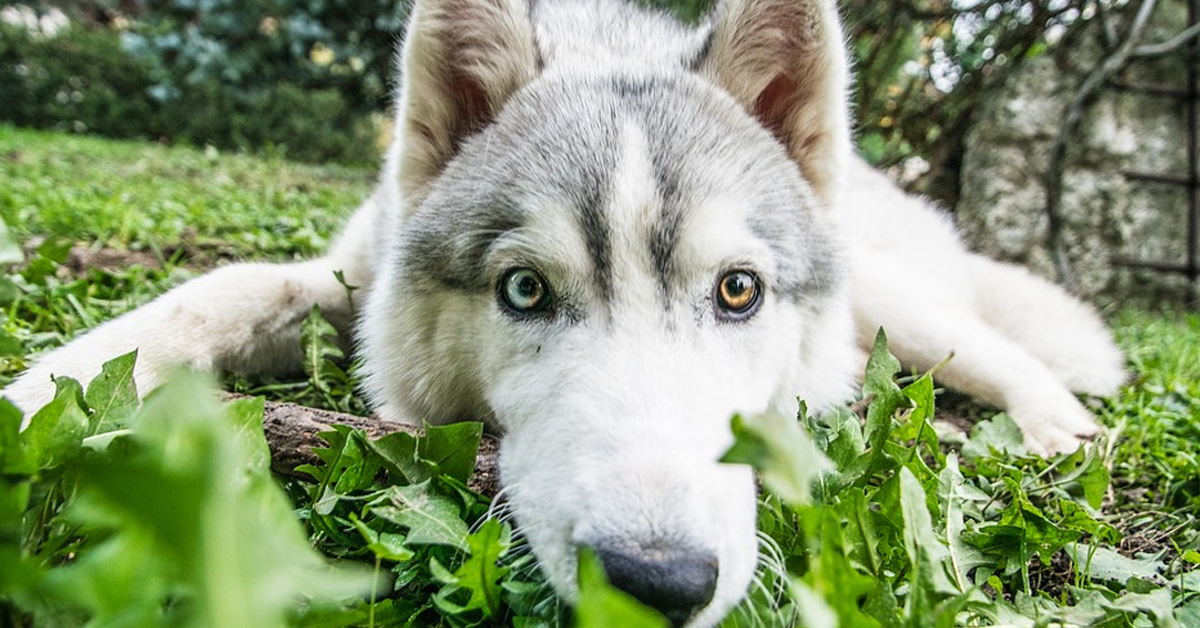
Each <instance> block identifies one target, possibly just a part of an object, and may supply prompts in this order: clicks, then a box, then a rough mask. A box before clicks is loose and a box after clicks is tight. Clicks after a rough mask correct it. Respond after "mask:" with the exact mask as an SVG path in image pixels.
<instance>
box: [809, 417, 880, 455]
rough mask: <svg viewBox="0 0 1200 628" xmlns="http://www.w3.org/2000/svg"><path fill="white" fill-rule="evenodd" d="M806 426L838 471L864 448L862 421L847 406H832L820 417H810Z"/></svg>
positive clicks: (860, 453)
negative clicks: (831, 408) (832, 407)
mask: <svg viewBox="0 0 1200 628" xmlns="http://www.w3.org/2000/svg"><path fill="white" fill-rule="evenodd" d="M806 426H807V427H808V430H809V433H811V434H812V438H813V441H814V443H815V444H816V445H817V447H818V448H820V449H821V450H823V451H824V452H825V455H827V456H828V457H829V459H830V461H831V462H833V464H834V466H835V467H836V468H837V470H838V471H845V470H846V469H848V468H849V467H850V465H852V464H853V463H854V462H855V461H856V460H858V459H859V458H861V457H862V455H863V451H865V450H866V447H867V445H866V441H865V440H863V434H862V422H861V421H859V420H858V416H857V415H855V414H854V413H853V412H851V411H850V409H849V408H845V407H841V408H834V409H833V410H831V411H829V412H826V413H825V414H823V415H821V417H820V418H815V419H814V418H810V419H809V420H808V422H807V423H806Z"/></svg>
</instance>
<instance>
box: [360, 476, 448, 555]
mask: <svg viewBox="0 0 1200 628" xmlns="http://www.w3.org/2000/svg"><path fill="white" fill-rule="evenodd" d="M385 494H386V495H387V500H388V502H390V504H391V505H385V506H378V507H376V508H374V509H372V512H374V513H375V514H376V515H378V516H380V517H383V518H384V519H387V520H388V521H391V522H392V523H395V524H397V525H401V526H404V527H405V528H408V535H407V543H408V545H410V546H413V545H449V546H451V547H458V548H463V547H464V542H465V540H466V537H467V532H468V528H467V524H466V523H465V522H463V520H462V513H460V512H459V507H458V505H457V504H456V503H454V501H453V500H451V499H450V498H448V497H445V496H443V495H439V494H438V493H436V492H435V491H434V490H433V487H432V484H431V481H430V480H426V481H424V482H422V483H420V484H413V485H411V486H390V487H388V488H387V489H386V492H385Z"/></svg>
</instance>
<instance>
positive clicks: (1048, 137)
mask: <svg viewBox="0 0 1200 628" xmlns="http://www.w3.org/2000/svg"><path fill="white" fill-rule="evenodd" d="M1185 17H1186V6H1185V4H1184V2H1183V1H1182V0H1160V2H1159V7H1158V9H1157V11H1156V14H1155V16H1154V19H1153V21H1152V25H1151V27H1150V28H1149V29H1148V30H1147V35H1146V37H1145V41H1147V42H1150V41H1160V40H1162V39H1165V38H1166V37H1169V36H1170V35H1173V34H1175V33H1178V32H1179V31H1180V30H1182V29H1183V27H1184V24H1185ZM1098 35H1099V32H1098V28H1092V29H1089V30H1085V31H1082V32H1080V33H1078V34H1077V35H1076V36H1075V37H1074V38H1073V39H1072V40H1071V41H1069V42H1064V44H1062V45H1059V46H1057V47H1055V48H1052V49H1051V52H1048V53H1045V54H1043V55H1042V56H1040V57H1038V58H1035V59H1030V60H1027V61H1026V62H1025V63H1024V64H1023V65H1022V67H1020V68H1019V69H1018V70H1016V71H1015V72H1014V73H1013V74H1012V75H1011V76H1009V77H1008V79H1007V80H1006V81H1005V82H1004V83H1003V84H1002V85H1001V86H999V87H998V88H997V89H996V90H994V91H993V92H992V93H991V94H990V95H989V96H988V98H987V100H986V101H985V102H981V103H980V104H979V105H978V107H977V109H976V112H975V117H974V120H973V126H972V128H971V131H970V132H969V133H968V135H967V137H966V141H965V154H964V159H963V165H962V170H961V196H960V199H959V202H958V205H957V206H956V208H955V211H956V215H957V219H958V221H959V225H960V226H961V227H962V229H963V232H964V234H965V235H966V237H967V240H968V242H970V244H971V246H972V247H973V248H975V249H976V250H978V251H980V252H983V253H986V254H988V255H992V256H994V257H998V258H1000V259H1006V260H1012V261H1017V262H1020V263H1022V264H1025V265H1027V266H1029V267H1031V268H1032V269H1034V270H1035V271H1036V272H1038V273H1039V274H1041V275H1043V276H1045V277H1048V278H1051V279H1054V278H1056V272H1055V268H1054V265H1053V263H1052V260H1051V257H1050V253H1049V247H1048V237H1047V225H1048V219H1047V217H1046V209H1045V207H1046V191H1045V185H1044V177H1045V174H1044V173H1045V172H1046V168H1047V163H1048V161H1049V155H1050V150H1051V146H1052V144H1053V142H1054V139H1055V137H1056V136H1057V135H1058V133H1059V129H1060V128H1061V127H1062V121H1063V118H1064V116H1065V113H1066V109H1067V107H1068V104H1069V103H1070V101H1071V99H1072V98H1073V96H1074V94H1075V92H1076V90H1077V89H1078V87H1079V85H1080V84H1081V83H1082V82H1083V80H1084V77H1086V76H1087V74H1088V73H1089V72H1090V71H1091V70H1092V69H1093V68H1095V67H1096V66H1097V64H1098V63H1099V62H1100V60H1101V57H1102V56H1103V49H1102V47H1101V45H1100V43H1099V38H1098ZM1119 80H1124V81H1128V82H1131V83H1139V84H1155V85H1164V86H1173V87H1176V88H1182V87H1184V86H1185V78H1184V65H1183V61H1182V53H1175V54H1174V55H1173V56H1171V57H1167V58H1162V59H1157V60H1153V61H1135V62H1134V63H1133V64H1131V65H1130V67H1129V68H1128V69H1127V70H1126V71H1124V72H1123V73H1122V74H1121V75H1119ZM1064 164H1065V169H1064V174H1063V198H1062V205H1061V209H1060V212H1061V215H1062V217H1063V225H1064V231H1063V235H1064V243H1065V248H1066V252H1067V257H1068V259H1069V260H1070V262H1071V265H1072V267H1073V269H1074V271H1075V274H1076V279H1077V282H1078V290H1079V292H1080V293H1081V294H1082V295H1084V296H1087V297H1091V298H1098V299H1100V300H1102V301H1106V300H1113V299H1121V298H1126V297H1129V296H1144V297H1150V298H1162V299H1164V300H1171V301H1175V302H1178V301H1181V300H1182V299H1183V295H1184V285H1185V282H1184V281H1183V279H1182V276H1178V275H1172V274H1165V273H1156V272H1151V271H1146V270H1131V269H1128V268H1123V267H1121V266H1120V265H1118V264H1115V263H1114V262H1115V261H1116V260H1121V259H1135V260H1148V261H1157V262H1171V263H1177V264H1182V263H1184V262H1185V261H1186V251H1187V237H1186V233H1187V228H1186V225H1187V212H1188V207H1187V194H1186V190H1185V189H1184V188H1183V187H1181V186H1170V185H1163V184H1159V183H1150V182H1145V181H1136V180H1132V179H1129V178H1127V177H1125V176H1124V175H1123V174H1122V173H1123V172H1127V171H1136V172H1150V173H1160V174H1173V175H1177V176H1183V175H1185V173H1186V172H1187V154H1186V120H1185V103H1184V102H1183V101H1182V100H1180V99H1170V98H1163V97H1156V96H1150V95H1145V94H1140V93H1133V92H1129V91H1121V90H1117V89H1114V88H1104V89H1103V90H1102V91H1101V92H1100V95H1099V97H1098V98H1097V99H1096V100H1095V101H1093V102H1092V103H1091V104H1090V105H1089V106H1088V107H1087V109H1086V110H1085V115H1084V117H1083V119H1082V121H1081V123H1080V125H1079V127H1078V128H1077V129H1076V132H1075V133H1074V134H1073V135H1072V136H1071V139H1070V142H1069V143H1068V149H1067V154H1066V158H1065V161H1064Z"/></svg>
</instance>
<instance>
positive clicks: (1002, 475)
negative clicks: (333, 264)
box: [0, 126, 1200, 628]
mask: <svg viewBox="0 0 1200 628" xmlns="http://www.w3.org/2000/svg"><path fill="white" fill-rule="evenodd" d="M373 178H374V172H371V171H362V170H354V169H345V168H339V167H314V166H301V165H296V164H292V163H288V162H285V161H281V160H273V159H255V158H248V157H243V156H239V155H229V154H219V153H213V152H212V151H202V150H190V149H185V148H164V147H161V146H156V145H150V144H143V143H129V142H113V141H106V140H97V139H92V138H87V137H77V136H69V135H61V134H53V133H42V132H31V131H25V130H19V129H13V128H11V127H3V126H0V218H3V221H4V223H6V224H7V226H8V228H9V230H10V231H11V234H10V235H11V237H10V239H11V240H13V241H15V242H17V243H20V244H21V245H22V246H23V247H24V249H25V250H24V251H19V250H18V251H14V250H12V248H11V247H9V248H7V249H6V248H5V247H4V246H3V245H2V243H0V259H3V260H6V261H7V262H12V261H13V260H15V259H16V257H17V256H21V257H25V258H27V259H28V261H27V262H26V263H23V264H18V265H15V266H12V267H11V268H12V270H11V271H10V272H8V273H7V274H6V276H5V277H4V278H3V280H2V281H0V307H2V308H3V309H2V314H0V316H2V318H0V383H3V382H4V381H6V378H11V377H12V376H13V375H14V374H15V373H16V372H19V371H20V370H21V369H22V368H23V367H24V365H25V364H26V363H27V361H28V360H29V359H30V357H31V356H33V355H36V353H37V352H39V351H41V350H43V349H45V348H49V347H53V346H56V345H58V344H61V343H62V342H64V341H66V340H68V339H69V338H70V337H71V336H72V335H73V334H75V333H77V332H79V331H80V330H82V329H86V328H88V327H90V326H93V325H95V324H96V323H98V322H99V321H102V320H105V319H107V318H110V317H111V316H114V315H116V314H118V313H120V312H122V311H124V310H126V309H128V308H130V307H134V306H136V305H137V304H139V303H142V302H144V301H145V300H146V299H148V298H151V297H152V296H153V295H155V294H158V293H161V292H162V291H164V290H166V289H169V288H170V287H171V286H173V285H176V284H177V283H178V282H180V281H182V280H184V279H186V278H188V277H190V276H192V275H194V274H195V273H196V272H199V271H201V270H203V269H204V268H206V267H208V266H210V265H212V264H214V263H220V262H221V261H222V260H224V259H227V258H242V257H253V258H256V259H262V258H266V259H275V260H286V259H292V258H295V257H302V256H305V255H311V254H313V253H315V252H317V251H319V250H320V249H321V248H322V246H323V245H324V244H325V243H326V242H327V240H328V238H329V237H330V234H331V233H333V232H334V231H335V230H336V228H337V226H338V224H339V223H340V221H341V220H342V219H343V218H344V217H345V216H347V215H348V214H349V212H350V211H352V210H353V208H354V207H355V206H356V205H357V203H358V202H359V201H360V200H361V199H362V198H364V197H365V195H366V194H367V193H368V192H369V190H370V186H371V182H372V180H373ZM72 246H74V247H75V249H76V252H77V253H78V252H79V251H80V250H84V251H92V252H95V251H100V250H103V251H114V250H115V251H118V252H120V253H119V254H117V255H116V259H117V260H118V261H120V260H122V259H126V260H132V261H141V262H143V263H145V264H146V265H148V266H149V267H146V266H142V267H125V266H122V265H120V264H115V265H113V266H112V268H108V269H104V268H96V267H89V266H88V264H86V263H78V262H77V261H76V262H72V260H71V256H70V254H69V251H70V249H71V247H72ZM135 254H136V255H135ZM122 255H127V256H129V257H122ZM1110 318H1111V322H1112V323H1113V326H1114V329H1115V330H1116V333H1117V337H1118V339H1119V342H1120V344H1121V345H1122V347H1124V348H1125V350H1126V352H1127V354H1128V356H1129V363H1130V370H1131V372H1132V373H1133V374H1134V379H1133V381H1131V383H1130V385H1129V386H1127V387H1126V388H1125V389H1124V390H1122V392H1121V393H1119V394H1118V395H1117V396H1116V397H1115V398H1113V399H1111V400H1107V401H1105V402H1103V403H1101V404H1099V405H1098V406H1097V411H1098V414H1099V415H1100V417H1101V418H1102V420H1103V421H1104V422H1105V423H1106V424H1107V425H1109V426H1110V430H1109V432H1110V438H1109V439H1104V440H1101V441H1100V442H1099V444H1098V445H1097V446H1095V447H1089V448H1087V449H1086V450H1083V451H1081V452H1078V453H1077V454H1075V455H1072V456H1064V457H1059V458H1056V459H1054V460H1051V461H1045V460H1041V459H1038V458H1034V457H1030V456H1026V455H1023V454H1022V448H1021V446H1020V443H1019V434H1017V433H1016V431H1015V427H1014V426H1013V425H1012V423H1011V421H1008V420H1007V418H1006V417H1004V416H1003V415H999V416H993V415H992V413H990V412H988V411H986V410H985V409H979V408H972V409H971V412H970V414H972V415H977V416H982V417H984V420H983V422H982V423H981V424H980V425H979V426H978V427H977V428H976V429H975V430H974V431H973V432H972V434H971V435H970V436H969V438H968V439H967V441H966V443H965V444H963V445H961V446H959V445H956V446H953V447H950V446H947V445H945V444H941V443H939V442H938V440H937V437H936V435H935V433H934V431H933V430H932V429H929V426H928V423H927V419H928V417H929V415H930V413H931V412H932V408H933V403H934V387H933V384H932V382H931V381H930V380H929V379H928V378H926V377H910V378H903V379H901V380H900V381H901V382H902V383H903V384H904V387H903V388H901V387H900V386H899V385H897V384H896V383H895V381H896V380H895V378H894V376H893V375H894V373H893V372H894V370H895V368H896V365H895V364H894V363H892V362H891V361H890V358H889V357H888V356H887V354H886V352H885V351H883V348H882V346H881V347H880V350H878V351H877V352H876V354H875V358H874V359H875V364H876V369H875V371H873V372H875V376H873V377H871V378H869V380H868V383H867V391H866V392H867V394H868V395H869V396H870V397H871V398H872V404H871V407H872V408H873V409H872V410H871V411H870V412H868V413H867V415H866V417H865V421H864V419H862V418H860V417H857V416H853V415H851V414H850V413H849V412H848V411H847V412H843V413H837V414H835V415H832V416H828V417H823V418H820V419H814V418H808V417H803V416H802V417H801V419H802V421H804V422H805V423H806V424H807V426H808V428H809V429H808V432H807V433H809V434H811V435H812V436H811V441H810V440H809V439H808V437H807V436H805V433H804V432H802V431H801V430H797V429H795V426H796V424H795V423H794V422H790V421H785V422H784V423H782V424H780V423H775V424H772V423H769V422H764V421H766V419H760V418H756V417H747V418H745V419H741V420H739V421H735V424H734V429H735V434H737V437H738V442H739V445H738V446H737V447H735V448H734V450H732V451H731V452H730V458H731V459H733V460H738V461H743V462H746V463H749V464H752V465H754V466H755V467H757V468H758V469H759V470H760V473H761V475H762V477H763V478H764V483H765V485H766V493H764V496H763V500H762V504H761V508H760V529H761V532H762V538H763V541H762V542H763V546H764V551H765V552H767V553H770V554H772V555H774V556H775V557H776V559H777V560H774V561H768V562H769V563H771V564H773V565H774V566H773V567H770V568H767V569H765V570H763V571H762V572H760V574H759V576H758V578H759V583H760V584H761V586H759V587H757V588H756V589H755V591H754V594H753V595H752V596H751V599H750V600H749V601H748V602H747V604H746V605H744V606H743V607H742V608H741V609H740V610H739V611H738V613H736V614H735V615H734V616H733V617H732V618H731V619H730V621H729V625H753V626H758V625H764V626H775V625H792V624H797V623H798V624H800V625H809V626H828V625H833V624H832V623H830V620H831V618H833V619H836V620H837V621H839V622H840V625H842V626H855V627H857V626H914V627H917V626H950V625H980V626H983V625H1003V626H1034V625H1039V626H1040V625H1055V624H1052V623H1051V622H1054V621H1058V622H1061V623H1062V624H1066V625H1103V626H1129V627H1134V626H1138V627H1140V626H1164V627H1169V626H1179V625H1182V626H1190V625H1200V577H1197V576H1196V575H1195V574H1190V573H1189V572H1191V570H1192V569H1193V568H1194V567H1195V565H1196V564H1198V563H1200V552H1198V551H1197V550H1198V549H1200V538H1198V535H1197V532H1198V531H1200V526H1197V523H1196V517H1197V514H1200V315H1197V314H1194V313H1192V314H1186V313H1179V312H1146V311H1141V310H1134V309H1126V310H1121V311H1119V312H1115V313H1114V314H1112V316H1111V317H1110ZM319 323H320V321H316V320H314V321H311V325H312V327H311V328H312V329H313V330H315V331H314V333H311V334H306V338H307V340H306V342H308V343H310V344H313V343H315V344H317V345H320V343H322V342H325V341H324V340H323V339H322V338H323V336H322V333H320V329H322V328H321V326H320V324H319ZM316 349H317V350H318V351H319V350H320V349H321V347H320V346H317V347H316ZM130 364H131V363H130V362H128V358H126V359H125V360H124V361H122V360H118V361H116V362H114V363H113V364H111V365H110V367H109V373H110V374H111V377H108V378H105V380H104V383H103V384H96V385H93V386H89V387H87V388H86V389H85V388H74V387H72V385H71V384H69V383H63V387H62V390H61V394H60V396H59V398H58V399H57V400H56V402H55V403H54V404H52V405H51V406H48V409H47V410H45V411H43V412H42V413H39V415H38V418H37V420H35V427H32V428H30V429H29V430H27V431H26V432H24V433H22V434H21V435H18V434H17V431H16V429H17V428H16V426H17V425H18V424H19V417H14V415H13V414H12V413H11V412H10V411H9V409H7V408H6V407H5V406H4V405H3V404H0V478H2V481H0V625H17V626H26V625H39V626H40V625H63V626H74V625H85V624H87V625H103V626H109V625H111V626H116V625H125V626H142V625H146V626H151V625H196V626H202V625H223V626H254V627H255V628H259V627H262V626H274V625H279V626H283V625H291V626H314V627H315V626H351V625H354V626H359V625H362V626H367V625H374V626H405V625H416V626H468V625H489V626H490V625H504V626H508V625H512V626H522V627H525V626H553V625H560V624H563V623H569V622H570V621H572V620H571V619H569V618H567V617H566V616H565V615H564V614H563V610H562V606H561V605H560V604H558V603H557V602H556V601H554V599H553V597H552V596H550V595H549V592H548V588H547V586H546V584H545V582H544V581H543V580H542V579H541V577H540V575H539V574H538V572H537V570H536V568H535V566H534V564H533V560H532V557H531V555H530V554H529V553H528V551H527V547H525V546H524V545H523V543H522V542H521V541H520V539H519V535H517V534H516V533H515V531H514V530H513V529H512V527H511V525H510V523H509V522H502V521H490V522H485V521H484V515H485V514H486V513H487V512H488V502H487V500H486V499H485V498H483V497H482V496H479V495H475V494H473V493H471V492H470V491H468V490H467V489H466V488H465V484H464V482H465V479H466V477H465V475H464V473H465V472H464V470H463V469H464V468H466V467H465V466H464V465H467V466H469V461H464V460H460V459H458V458H456V457H455V456H457V455H459V454H458V453H455V452H461V451H462V450H463V447H461V445H462V443H464V442H466V443H471V442H474V441H473V440H472V439H478V427H477V426H475V427H472V426H461V427H458V426H456V427H455V428H453V429H451V430H450V431H447V432H438V433H436V434H435V435H434V436H433V437H431V438H430V439H429V440H426V441H415V440H412V439H410V438H407V437H400V436H396V437H392V438H390V439H387V440H384V441H378V442H376V441H371V440H370V439H368V438H366V436H365V434H362V433H361V432H355V431H352V430H339V431H337V432H335V433H332V434H330V435H328V437H327V440H328V442H329V448H328V449H327V450H325V451H323V452H322V453H321V457H322V459H323V462H322V463H321V464H318V465H316V466H314V467H313V468H311V469H310V470H309V472H310V474H311V475H312V476H313V477H314V479H315V482H312V483H308V482H297V481H289V482H287V483H286V485H285V488H286V489H287V494H288V495H289V496H290V497H291V498H292V501H291V502H286V501H285V500H283V499H281V497H282V495H283V493H281V492H279V491H278V489H277V485H278V484H277V481H276V480H275V479H273V478H272V477H271V476H270V475H269V473H267V472H266V471H265V465H264V459H263V456H264V453H263V450H262V441H261V436H259V435H258V428H257V423H256V422H257V421H258V420H261V405H258V406H256V405H255V404H256V402H255V401H253V400H249V401H239V402H236V403H234V404H233V405H232V406H229V407H226V408H219V407H216V406H215V405H213V404H212V403H211V402H209V401H205V400H204V398H205V396H204V394H203V392H202V388H198V386H200V384H197V383H195V382H194V381H191V380H186V381H182V382H179V383H176V384H172V385H171V386H169V387H168V389H167V390H164V391H163V392H161V393H160V394H158V395H156V396H155V397H154V399H152V400H150V401H148V402H147V403H146V404H145V405H144V406H143V407H141V408H140V409H139V408H137V404H136V402H135V401H134V400H133V399H131V394H130V389H129V388H128V386H129V381H128V372H129V369H130ZM330 373H333V374H334V375H333V376H331V375H330ZM343 375H344V374H342V372H341V371H340V370H338V369H336V368H333V367H331V370H325V369H320V368H318V369H316V370H314V371H312V372H311V373H310V376H309V378H308V380H307V381H303V380H302V381H298V382H295V383H275V384H271V385H269V386H265V387H260V390H269V391H271V394H273V395H276V396H279V395H282V396H283V397H284V398H288V399H298V400H300V401H304V402H307V403H326V404H327V405H328V403H327V402H330V401H331V400H333V399H335V398H338V399H340V398H341V395H342V393H344V392H345V388H346V387H347V386H348V384H347V380H346V379H344V377H343ZM322 377H325V378H327V379H326V380H323V381H316V380H317V379H319V378H322ZM330 377H332V379H328V378H330ZM233 384H234V385H235V386H243V387H245V386H248V385H247V384H245V383H244V382H242V383H239V382H233ZM334 389H336V390H334ZM318 393H321V394H318ZM333 405H338V404H336V403H334V404H333ZM131 417H136V418H132V419H131ZM847 443H849V444H847ZM814 446H815V447H817V448H819V449H820V450H822V451H823V452H824V453H825V454H826V455H827V456H828V457H829V458H830V460H831V468H832V470H831V471H829V472H828V473H826V474H824V475H821V476H811V475H806V474H803V473H798V472H799V471H800V470H802V469H804V468H807V467H810V466H811V465H808V464H805V462H804V461H805V460H809V459H811V455H812V453H811V452H812V447H814ZM466 449H467V450H468V451H469V450H471V448H470V447H467V448H466ZM168 451H169V452H173V453H172V455H167V453H166V452H168ZM181 453H183V454H185V455H180V454H181ZM435 460H436V461H439V462H433V461H435ZM131 487H133V488H131ZM797 487H801V488H800V489H797ZM803 487H809V488H803ZM189 513H190V514H189ZM305 538H307V541H305ZM266 539H274V540H273V541H271V542H269V543H268V542H266ZM314 548H316V549H317V550H320V553H318V552H317V551H315V550H314ZM322 555H323V556H324V557H326V558H330V557H331V558H335V559H337V560H336V567H333V568H330V567H327V566H325V565H326V563H325V559H323V558H322ZM583 565H584V570H585V573H583V574H582V575H581V581H582V582H584V583H587V589H586V590H585V592H584V599H583V600H582V601H581V603H580V605H579V610H578V612H577V613H576V616H575V618H574V621H576V622H578V625H584V626H588V625H592V626H603V625H622V626H650V625H656V624H655V622H656V621H657V620H656V619H655V618H654V617H652V616H650V615H647V614H646V613H645V612H644V611H643V610H642V609H640V608H638V607H636V606H633V605H630V604H629V603H628V601H627V600H625V599H624V598H622V597H621V596H620V595H619V594H616V593H614V592H613V591H611V590H610V589H607V588H606V587H605V586H604V585H603V582H602V577H599V576H597V575H596V573H594V568H595V565H594V564H592V563H591V562H589V561H587V560H584V561H583ZM313 574H320V577H319V578H318V577H314V576H313ZM372 574H373V578H372ZM298 598H303V599H304V600H306V601H305V603H304V604H301V605H297V604H296V603H295V600H296V599H298ZM618 618H620V619H618ZM88 622H90V623H88Z"/></svg>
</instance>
